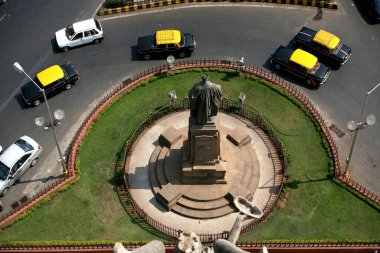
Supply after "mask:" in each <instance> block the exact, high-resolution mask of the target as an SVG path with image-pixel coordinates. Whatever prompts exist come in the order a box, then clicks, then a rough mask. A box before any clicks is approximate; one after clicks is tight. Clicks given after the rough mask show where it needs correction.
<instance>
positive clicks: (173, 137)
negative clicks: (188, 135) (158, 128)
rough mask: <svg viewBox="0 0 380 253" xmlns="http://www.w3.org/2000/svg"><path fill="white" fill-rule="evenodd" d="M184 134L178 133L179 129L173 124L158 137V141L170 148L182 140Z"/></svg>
mask: <svg viewBox="0 0 380 253" xmlns="http://www.w3.org/2000/svg"><path fill="white" fill-rule="evenodd" d="M181 137H182V134H180V133H178V130H177V129H176V128H174V127H172V126H170V127H169V128H168V129H166V130H165V131H164V132H163V133H162V134H161V135H160V137H159V138H158V141H159V142H160V143H161V144H162V145H164V146H165V147H168V148H170V147H171V146H172V145H173V144H174V143H176V142H177V141H178V140H180V139H181Z"/></svg>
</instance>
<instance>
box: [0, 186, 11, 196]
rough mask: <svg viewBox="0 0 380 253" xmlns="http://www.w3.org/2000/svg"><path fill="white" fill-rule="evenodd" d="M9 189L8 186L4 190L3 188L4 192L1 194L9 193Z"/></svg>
mask: <svg viewBox="0 0 380 253" xmlns="http://www.w3.org/2000/svg"><path fill="white" fill-rule="evenodd" d="M8 190H9V188H8V187H7V188H5V189H4V190H3V192H2V193H1V194H0V196H5V195H7V193H8Z"/></svg>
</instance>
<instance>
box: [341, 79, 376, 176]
mask: <svg viewBox="0 0 380 253" xmlns="http://www.w3.org/2000/svg"><path fill="white" fill-rule="evenodd" d="M379 86H380V83H379V84H377V85H376V86H375V87H374V88H373V89H372V90H370V91H367V96H366V99H365V103H364V105H363V109H362V112H361V115H360V120H359V121H358V122H357V121H354V120H351V121H349V122H347V128H348V129H349V130H350V131H355V134H354V139H353V141H352V144H351V149H350V153H349V155H348V157H347V159H346V169H345V171H344V174H343V178H344V179H348V178H349V174H348V167H349V165H350V162H351V157H352V152H353V151H354V147H355V142H356V137H357V136H358V133H359V130H360V129H363V127H364V126H366V125H370V126H372V125H373V124H375V123H376V117H375V115H374V114H370V115H368V116H367V118H366V122H365V123H363V122H362V121H363V114H364V111H365V109H366V107H367V102H368V97H369V95H370V94H371V93H372V92H373V91H374V90H375V89H376V88H377V87H379Z"/></svg>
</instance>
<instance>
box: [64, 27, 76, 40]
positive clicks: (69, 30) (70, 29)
mask: <svg viewBox="0 0 380 253" xmlns="http://www.w3.org/2000/svg"><path fill="white" fill-rule="evenodd" d="M73 35H74V28H73V25H69V26H68V27H66V37H67V38H69V39H71V37H72V36H73Z"/></svg>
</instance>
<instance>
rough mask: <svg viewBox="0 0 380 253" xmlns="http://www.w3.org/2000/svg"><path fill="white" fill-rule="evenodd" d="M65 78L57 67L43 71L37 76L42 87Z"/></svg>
mask: <svg viewBox="0 0 380 253" xmlns="http://www.w3.org/2000/svg"><path fill="white" fill-rule="evenodd" d="M64 76H65V74H64V73H63V70H62V68H61V67H60V66H58V65H53V66H51V67H49V68H47V69H45V70H42V71H41V72H40V73H38V74H37V79H38V81H39V82H40V83H41V84H42V86H47V85H49V84H51V83H53V82H55V81H57V80H59V79H62V78H63V77H64Z"/></svg>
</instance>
